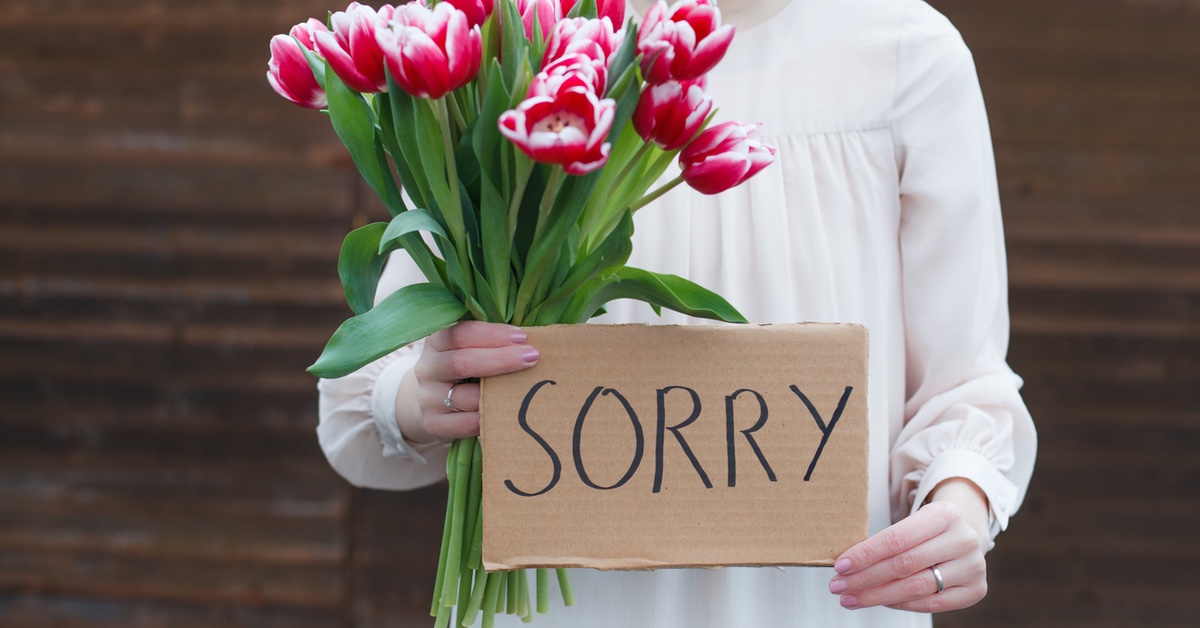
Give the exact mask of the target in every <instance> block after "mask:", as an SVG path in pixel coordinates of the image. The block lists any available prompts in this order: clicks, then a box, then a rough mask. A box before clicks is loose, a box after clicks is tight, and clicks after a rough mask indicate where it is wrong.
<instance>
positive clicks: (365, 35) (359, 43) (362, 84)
mask: <svg viewBox="0 0 1200 628" xmlns="http://www.w3.org/2000/svg"><path fill="white" fill-rule="evenodd" d="M394 11H395V9H393V8H392V6H391V5H386V4H385V5H384V6H382V7H381V8H380V9H379V12H378V13H376V11H375V9H372V8H371V7H368V6H364V5H361V4H359V3H357V2H351V3H350V6H348V7H346V10H345V11H338V12H337V13H334V14H333V15H332V16H331V17H330V22H331V23H332V24H333V32H332V33H331V32H328V31H320V32H318V33H316V41H317V50H319V51H320V52H321V55H322V56H324V57H325V59H326V60H328V61H329V67H330V68H332V69H333V71H334V73H335V74H337V75H338V77H339V78H341V79H342V82H344V83H345V84H346V85H348V86H349V87H350V88H351V89H354V90H357V91H360V92H364V93H375V92H386V91H387V78H386V77H385V75H384V73H383V51H382V50H380V49H379V40H378V39H377V38H376V36H375V33H376V31H379V30H381V29H384V28H387V22H388V21H389V20H391V19H392V14H393V13H394Z"/></svg>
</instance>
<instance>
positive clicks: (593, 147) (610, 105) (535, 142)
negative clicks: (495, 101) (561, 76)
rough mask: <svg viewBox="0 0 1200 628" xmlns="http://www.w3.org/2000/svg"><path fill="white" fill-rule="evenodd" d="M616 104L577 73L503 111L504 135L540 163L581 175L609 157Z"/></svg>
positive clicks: (501, 124) (501, 117)
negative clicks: (550, 91) (553, 89)
mask: <svg viewBox="0 0 1200 628" xmlns="http://www.w3.org/2000/svg"><path fill="white" fill-rule="evenodd" d="M616 107H617V103H616V102H615V101H613V100H612V99H611V98H605V99H603V100H601V99H600V98H599V97H598V96H596V93H595V92H594V91H593V90H592V89H591V86H590V85H589V84H588V83H587V82H586V81H585V80H584V79H583V78H581V77H579V76H578V75H573V76H570V77H568V78H567V79H566V80H565V81H563V83H562V85H561V86H560V89H559V90H558V92H557V93H554V94H550V95H545V96H534V97H532V98H527V99H526V100H525V101H523V102H522V103H521V104H519V105H517V108H516V109H512V110H509V111H506V112H504V114H502V115H501V116H500V134H501V135H503V136H504V137H507V138H508V139H509V140H511V141H512V142H513V143H514V144H516V145H517V148H519V149H521V152H523V153H525V154H526V155H528V156H529V157H530V158H531V159H533V160H534V161H537V162H541V163H549V164H558V165H561V166H562V167H563V170H565V171H566V172H567V174H573V175H583V174H587V173H589V172H591V171H593V170H596V169H597V168H599V167H601V166H603V165H604V163H605V162H606V161H608V152H609V149H610V148H611V146H610V145H609V144H608V143H606V142H605V141H604V139H605V138H606V137H608V132H609V130H610V129H611V128H612V123H613V115H614V114H615V112H616Z"/></svg>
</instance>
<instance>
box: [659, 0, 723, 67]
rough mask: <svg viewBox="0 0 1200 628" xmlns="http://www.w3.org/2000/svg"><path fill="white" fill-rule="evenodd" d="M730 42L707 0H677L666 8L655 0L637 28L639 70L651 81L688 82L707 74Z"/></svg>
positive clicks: (718, 15)
mask: <svg viewBox="0 0 1200 628" xmlns="http://www.w3.org/2000/svg"><path fill="white" fill-rule="evenodd" d="M732 41H733V26H732V25H729V24H726V25H724V26H722V25H721V11H720V10H719V9H717V7H716V6H714V5H713V4H712V1H711V0H680V1H679V2H676V3H675V4H674V5H673V6H672V7H671V8H670V9H668V8H667V4H666V3H665V2H663V0H658V2H656V3H655V4H654V6H653V7H651V8H650V10H649V11H647V12H646V19H645V20H643V21H642V26H641V29H639V31H638V52H639V53H640V54H641V55H642V73H643V75H645V77H646V81H647V82H649V83H651V84H658V83H663V82H665V81H668V80H671V79H674V80H676V81H689V80H693V79H697V78H700V77H701V76H704V75H705V74H707V73H708V71H709V70H711V69H712V68H713V66H715V65H717V62H718V61H720V60H721V57H724V56H725V51H726V50H728V49H729V44H730V42H732Z"/></svg>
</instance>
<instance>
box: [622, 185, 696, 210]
mask: <svg viewBox="0 0 1200 628" xmlns="http://www.w3.org/2000/svg"><path fill="white" fill-rule="evenodd" d="M680 183H683V177H681V176H680V177H675V178H674V179H671V180H670V181H667V182H666V183H664V184H663V185H662V186H661V187H659V188H658V189H657V190H654V191H653V192H651V193H649V194H647V195H645V196H643V197H642V198H640V199H638V200H637V201H636V202H634V203H633V204H632V205H630V206H629V209H630V210H632V211H633V212H635V213H636V212H637V210H639V209H641V208H643V207H645V206H647V205H649V204H650V203H653V202H654V201H656V200H658V199H659V197H661V196H662V195H663V194H666V193H667V192H670V191H671V190H674V189H675V188H676V187H678V186H679V184H680Z"/></svg>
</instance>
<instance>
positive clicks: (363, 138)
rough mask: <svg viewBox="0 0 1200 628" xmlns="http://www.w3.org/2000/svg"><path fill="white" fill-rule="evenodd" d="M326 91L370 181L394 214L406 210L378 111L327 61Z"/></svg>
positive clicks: (336, 125) (340, 131) (340, 130)
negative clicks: (380, 129)
mask: <svg viewBox="0 0 1200 628" xmlns="http://www.w3.org/2000/svg"><path fill="white" fill-rule="evenodd" d="M325 93H326V95H327V96H328V98H329V120H330V122H332V123H333V130H334V131H335V132H336V133H337V135H338V137H339V138H341V140H342V143H343V144H345V145H346V149H347V150H349V151H350V158H351V159H353V160H354V165H355V166H357V167H358V171H359V173H360V174H362V177H363V179H364V180H365V181H366V182H367V185H369V186H371V189H372V190H375V193H376V194H378V195H379V198H380V199H382V200H383V203H384V205H386V206H387V208H388V211H390V212H391V213H392V215H395V214H398V213H400V212H402V211H404V209H405V207H404V201H403V200H402V199H401V197H400V189H399V188H397V187H396V180H395V179H394V178H393V177H392V170H391V168H390V167H389V166H388V162H387V156H386V155H384V152H383V144H382V143H381V142H380V138H379V137H378V135H376V133H375V112H374V111H372V110H371V106H370V105H368V104H367V102H366V101H365V100H363V98H362V96H361V95H360V94H359V93H358V92H356V91H354V90H352V89H350V88H349V87H346V84H345V83H343V82H342V79H340V78H338V75H337V74H335V73H334V72H333V71H332V70H329V69H328V63H326V72H325Z"/></svg>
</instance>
